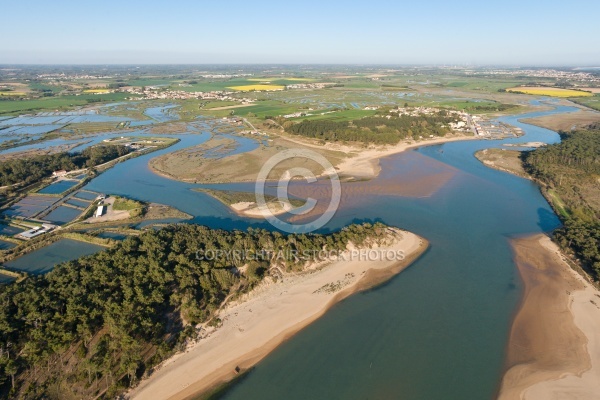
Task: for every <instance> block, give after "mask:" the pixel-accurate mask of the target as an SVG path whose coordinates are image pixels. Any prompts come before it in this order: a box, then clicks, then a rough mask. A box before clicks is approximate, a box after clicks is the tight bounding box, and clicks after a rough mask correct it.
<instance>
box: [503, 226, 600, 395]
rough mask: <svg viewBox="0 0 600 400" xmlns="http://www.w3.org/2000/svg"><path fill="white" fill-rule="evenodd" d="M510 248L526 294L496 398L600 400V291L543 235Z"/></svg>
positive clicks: (515, 242) (512, 334)
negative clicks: (570, 265)
mask: <svg viewBox="0 0 600 400" xmlns="http://www.w3.org/2000/svg"><path fill="white" fill-rule="evenodd" d="M512 246H513V249H514V252H515V261H516V263H517V266H518V268H519V272H520V275H521V277H522V279H523V282H524V285H525V292H524V295H523V299H522V303H521V306H520V308H519V311H518V312H517V315H516V316H515V319H514V321H513V326H512V328H511V333H510V339H509V345H508V350H507V371H506V373H505V375H504V379H503V381H502V385H501V389H500V394H499V399H501V400H512V399H519V400H520V399H524V400H528V399H529V400H538V399H543V400H553V399H556V400H558V399H597V398H600V338H599V337H598V332H600V307H599V306H598V304H600V293H599V292H598V290H597V289H596V288H594V287H593V286H592V285H591V284H589V283H588V282H587V281H586V280H585V279H584V278H583V277H581V276H580V275H579V274H578V273H576V272H575V271H573V270H572V269H571V268H570V267H569V265H568V264H567V263H566V262H565V258H564V256H563V255H562V253H561V252H560V251H559V249H558V247H557V246H556V245H555V244H554V243H553V242H552V241H551V240H550V239H549V238H548V237H547V236H545V235H536V236H533V237H528V238H522V239H516V240H513V241H512Z"/></svg>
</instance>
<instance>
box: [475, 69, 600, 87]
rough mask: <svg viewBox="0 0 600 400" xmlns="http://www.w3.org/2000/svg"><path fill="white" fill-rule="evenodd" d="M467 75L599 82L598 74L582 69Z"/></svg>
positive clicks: (480, 72) (504, 70) (476, 72)
mask: <svg viewBox="0 0 600 400" xmlns="http://www.w3.org/2000/svg"><path fill="white" fill-rule="evenodd" d="M465 73H466V74H467V75H505V76H528V77H532V78H549V79H559V80H570V81H578V82H586V83H596V84H600V76H598V75H594V74H591V73H589V72H584V71H561V70H556V69H495V70H481V71H468V72H465Z"/></svg>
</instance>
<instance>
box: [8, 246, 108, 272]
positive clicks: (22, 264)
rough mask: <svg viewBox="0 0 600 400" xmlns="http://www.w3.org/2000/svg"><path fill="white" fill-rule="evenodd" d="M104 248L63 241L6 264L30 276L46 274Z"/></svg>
mask: <svg viewBox="0 0 600 400" xmlns="http://www.w3.org/2000/svg"><path fill="white" fill-rule="evenodd" d="M103 249H104V247H102V246H98V245H95V244H91V243H85V242H78V241H75V240H71V239H61V240H59V241H58V242H54V243H52V244H51V245H48V246H46V247H43V248H41V249H39V250H36V251H33V252H31V253H29V254H26V255H24V256H21V257H19V258H16V259H14V260H12V261H9V262H7V263H5V265H6V267H7V268H10V269H16V270H19V271H24V272H27V273H30V274H34V275H39V274H45V273H46V272H48V271H50V270H52V268H54V266H55V265H57V264H60V263H61V262H65V261H71V260H75V259H77V258H79V257H83V256H87V255H90V254H94V253H97V252H99V251H100V250H103Z"/></svg>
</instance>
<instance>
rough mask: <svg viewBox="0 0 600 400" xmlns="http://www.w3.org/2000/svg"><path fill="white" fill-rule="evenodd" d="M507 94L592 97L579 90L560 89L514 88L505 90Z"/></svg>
mask: <svg viewBox="0 0 600 400" xmlns="http://www.w3.org/2000/svg"><path fill="white" fill-rule="evenodd" d="M506 91H507V92H522V93H526V94H534V95H538V96H551V97H588V96H593V95H594V94H593V93H589V92H582V91H580V90H571V89H560V88H551V87H536V86H531V87H525V86H523V87H514V88H510V89H506Z"/></svg>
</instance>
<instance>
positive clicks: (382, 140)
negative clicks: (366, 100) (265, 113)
mask: <svg viewBox="0 0 600 400" xmlns="http://www.w3.org/2000/svg"><path fill="white" fill-rule="evenodd" d="M450 122H457V120H456V118H455V117H452V116H449V115H448V113H447V112H446V111H443V110H442V111H439V112H437V113H435V114H431V115H419V116H410V115H401V116H391V115H386V116H383V115H380V116H373V117H366V118H362V119H357V120H353V121H351V122H336V121H330V120H329V121H328V120H322V121H320V120H304V121H302V122H300V123H297V124H285V125H284V127H285V130H286V131H287V132H289V133H293V134H295V135H302V136H306V137H310V138H315V139H321V140H326V141H332V142H336V141H349V142H362V143H376V144H396V143H398V142H399V141H400V140H402V139H408V138H410V139H419V137H429V136H430V135H434V136H444V135H445V134H446V133H449V132H451V130H450V128H449V127H448V124H449V123H450Z"/></svg>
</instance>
